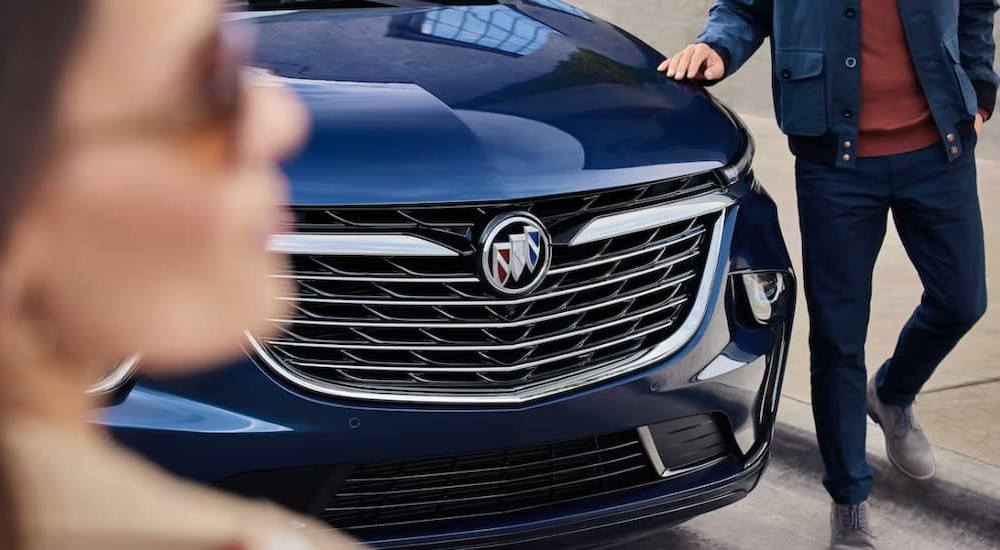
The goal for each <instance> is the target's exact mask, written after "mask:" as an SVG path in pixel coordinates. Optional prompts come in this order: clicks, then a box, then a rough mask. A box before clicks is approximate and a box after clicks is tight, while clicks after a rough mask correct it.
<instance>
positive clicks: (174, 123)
mask: <svg viewBox="0 0 1000 550" xmlns="http://www.w3.org/2000/svg"><path fill="white" fill-rule="evenodd" d="M253 45H254V33H253V29H252V28H251V27H249V26H247V25H245V24H240V23H238V22H224V23H222V24H221V25H220V26H219V30H218V32H216V33H215V34H213V35H212V36H211V38H210V39H208V40H206V41H205V43H204V44H203V45H202V46H201V47H200V48H199V49H198V50H197V51H196V52H195V55H194V56H193V65H194V67H193V70H191V71H189V75H191V76H189V79H190V82H189V84H188V85H187V86H186V87H185V89H186V90H187V92H186V93H185V94H184V95H183V96H182V97H179V98H173V100H172V101H171V103H165V104H162V105H158V106H155V107H151V108H149V109H146V110H144V111H143V112H137V113H130V114H123V115H122V116H121V117H119V118H115V119H113V120H107V121H104V122H98V123H94V124H90V125H88V126H87V127H86V128H82V129H80V130H79V131H77V132H72V133H70V134H69V135H66V136H64V137H65V138H67V139H65V140H64V141H70V142H74V143H83V144H86V145H88V146H94V145H95V144H102V143H108V142H119V141H123V140H137V139H148V138H150V137H167V138H170V139H177V140H181V141H183V142H185V143H186V144H187V145H190V146H191V147H193V148H195V149H198V150H199V151H202V152H203V153H209V154H210V155H211V156H213V157H215V156H218V155H222V156H225V157H226V158H227V159H232V158H234V157H236V156H238V154H239V145H238V144H239V132H240V128H241V126H242V122H243V118H244V114H245V112H246V99H247V83H248V80H249V79H248V69H247V66H248V64H249V61H250V56H251V52H252V50H253Z"/></svg>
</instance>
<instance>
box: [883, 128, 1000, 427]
mask: <svg viewBox="0 0 1000 550" xmlns="http://www.w3.org/2000/svg"><path fill="white" fill-rule="evenodd" d="M973 151H974V150H973V149H972V148H970V149H969V150H968V151H967V152H966V153H965V155H964V156H963V157H962V158H961V159H959V160H956V161H955V162H953V163H949V162H948V161H947V159H946V158H945V155H944V153H943V152H942V151H941V150H940V147H932V148H930V149H924V150H922V151H918V152H915V153H910V154H907V155H900V156H898V157H896V158H894V159H893V182H894V186H893V187H894V191H895V198H894V201H893V206H892V212H893V218H894V219H895V220H896V227H897V228H898V230H899V235H900V238H901V239H902V241H903V245H904V247H905V248H906V252H907V254H908V255H909V256H910V259H911V260H912V261H913V264H914V266H915V267H916V269H917V271H918V272H919V274H920V280H921V282H922V283H923V286H924V295H923V298H922V299H921V302H920V306H919V307H917V309H916V311H915V312H914V313H913V316H912V317H910V320H909V321H908V322H907V323H906V326H905V327H904V328H903V332H902V334H901V335H900V337H899V342H898V343H897V345H896V350H895V352H894V353H893V356H892V358H891V359H889V361H887V362H886V363H885V364H884V365H883V367H882V368H881V369H880V370H879V374H878V396H879V399H880V400H881V401H883V402H884V403H885V404H887V405H893V406H896V407H907V406H909V405H911V404H912V403H913V400H914V399H915V398H916V396H917V394H918V393H920V390H921V388H923V386H924V384H925V383H926V382H927V380H928V379H929V378H930V377H931V375H932V374H933V373H934V370H935V369H936V368H937V366H938V365H939V364H940V363H941V361H942V360H943V359H944V358H945V356H946V355H948V353H949V352H951V350H952V349H953V348H954V347H955V345H956V344H957V343H958V341H959V340H960V339H961V338H962V336H964V335H965V333H966V332H968V331H969V329H971V328H972V326H973V325H974V324H975V323H976V321H978V320H979V319H980V318H981V317H982V316H983V314H984V313H985V312H986V261H985V251H984V245H983V222H982V215H981V213H980V208H979V197H978V194H977V191H976V163H975V156H974V153H973Z"/></svg>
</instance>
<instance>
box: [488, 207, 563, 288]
mask: <svg viewBox="0 0 1000 550" xmlns="http://www.w3.org/2000/svg"><path fill="white" fill-rule="evenodd" d="M479 253H480V256H481V261H480V273H481V276H482V278H483V279H484V281H485V282H486V283H488V284H489V285H490V286H491V287H492V288H493V290H495V291H496V292H499V293H500V294H503V295H507V296H518V295H522V294H527V293H529V292H531V291H532V290H534V289H536V288H538V285H540V284H542V280H543V279H545V275H546V273H548V271H549V264H550V263H551V262H552V244H551V240H550V239H549V234H548V232H547V231H545V227H544V226H542V222H541V221H539V220H538V218H536V217H534V216H532V215H531V214H528V213H527V212H513V213H510V214H504V215H501V216H498V217H497V218H495V219H494V220H493V221H492V222H491V223H490V224H489V225H488V226H487V227H486V231H485V232H483V238H482V240H481V241H480V247H479Z"/></svg>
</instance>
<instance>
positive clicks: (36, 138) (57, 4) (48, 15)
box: [0, 0, 88, 549]
mask: <svg viewBox="0 0 1000 550" xmlns="http://www.w3.org/2000/svg"><path fill="white" fill-rule="evenodd" d="M87 13H88V2H87V1H86V0H73V1H72V2H66V1H65V0H21V1H18V2H6V3H5V4H4V8H3V13H2V14H0V120H2V121H3V125H2V127H0V251H2V250H3V248H4V247H5V245H6V243H7V238H8V232H9V230H10V224H11V222H12V220H13V218H14V217H15V215H16V214H17V212H18V209H19V208H21V207H22V206H23V204H24V201H25V198H26V197H27V196H28V195H29V193H30V192H31V188H30V187H31V183H32V181H33V177H32V176H33V175H34V173H35V171H36V170H37V169H38V168H39V166H40V165H41V163H42V162H44V159H45V157H46V155H47V153H48V147H49V144H50V143H51V141H52V131H53V127H54V120H53V119H54V114H55V110H56V106H55V103H56V98H57V95H58V94H57V91H58V89H59V86H60V84H61V82H62V77H63V75H64V73H65V72H66V68H67V65H68V61H69V58H70V54H71V53H72V52H73V51H74V50H75V49H76V46H78V40H79V38H80V36H81V34H82V31H83V29H84V26H85V19H86V17H85V16H86V15H87ZM2 273H3V272H2V270H0V276H2ZM5 409H6V405H5V404H4V403H0V415H2V414H4V413H5ZM4 458H5V454H4V453H3V452H2V450H0V548H3V549H8V548H18V547H19V542H20V536H19V534H20V531H19V529H18V525H17V521H16V510H14V508H13V506H14V495H13V494H12V492H11V491H12V488H11V483H10V475H11V473H10V471H9V470H8V469H7V465H6V464H5V463H4Z"/></svg>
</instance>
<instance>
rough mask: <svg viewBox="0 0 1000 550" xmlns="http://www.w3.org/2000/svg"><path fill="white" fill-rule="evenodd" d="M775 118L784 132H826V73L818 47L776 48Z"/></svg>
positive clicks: (814, 134)
mask: <svg viewBox="0 0 1000 550" xmlns="http://www.w3.org/2000/svg"><path fill="white" fill-rule="evenodd" d="M774 77H775V79H776V81H777V83H778V84H777V96H778V97H777V98H776V100H777V101H776V102H775V103H776V106H777V109H778V122H779V124H780V125H781V129H782V131H784V132H785V133H786V134H791V135H798V136H819V135H823V134H825V133H827V131H828V130H829V123H828V122H827V108H826V74H825V73H824V70H823V52H822V51H819V50H776V51H775V52H774Z"/></svg>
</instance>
